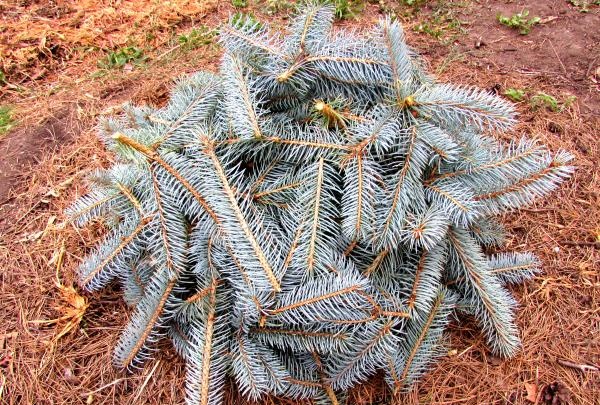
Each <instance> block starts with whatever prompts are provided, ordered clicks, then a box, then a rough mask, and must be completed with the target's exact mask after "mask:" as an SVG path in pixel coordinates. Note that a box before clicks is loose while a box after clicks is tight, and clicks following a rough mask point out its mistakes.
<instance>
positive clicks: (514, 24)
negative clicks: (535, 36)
mask: <svg viewBox="0 0 600 405" xmlns="http://www.w3.org/2000/svg"><path fill="white" fill-rule="evenodd" d="M528 15H529V11H527V10H523V11H521V12H520V13H517V14H513V15H512V16H510V17H506V16H503V15H500V14H498V22H500V24H502V25H506V26H507V27H509V28H514V29H517V30H519V34H521V35H527V34H529V33H530V32H531V28H532V27H533V26H534V25H536V24H539V22H540V21H541V20H542V19H541V18H540V17H532V18H527V16H528Z"/></svg>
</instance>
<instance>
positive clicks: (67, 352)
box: [0, 3, 600, 405]
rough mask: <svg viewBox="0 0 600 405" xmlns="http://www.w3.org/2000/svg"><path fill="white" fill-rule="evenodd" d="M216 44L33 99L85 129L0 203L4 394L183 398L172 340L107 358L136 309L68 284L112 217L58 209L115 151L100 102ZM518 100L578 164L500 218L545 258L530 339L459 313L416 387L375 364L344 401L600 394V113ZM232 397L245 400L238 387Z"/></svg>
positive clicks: (524, 307)
mask: <svg viewBox="0 0 600 405" xmlns="http://www.w3.org/2000/svg"><path fill="white" fill-rule="evenodd" d="M82 4H83V3H82ZM413 43H414V41H413ZM417 45H423V44H417ZM425 45H427V44H424V45H423V46H425ZM169 49H170V48H168V47H167V49H166V50H167V51H168V50H169ZM215 56H216V51H214V50H210V51H202V52H201V55H200V56H199V57H196V58H195V59H194V58H192V59H191V58H190V56H189V55H180V56H179V57H176V58H173V59H171V60H170V61H169V62H168V63H167V62H165V63H160V64H155V65H152V66H151V67H150V68H148V69H145V70H142V71H139V72H135V73H134V74H129V75H125V74H117V75H115V76H114V77H111V78H110V79H107V80H106V81H105V82H103V83H102V86H100V87H98V84H97V83H93V84H90V83H87V81H81V82H80V83H78V86H80V88H79V89H77V90H73V91H71V92H70V93H65V94H61V95H59V97H58V98H57V97H56V96H55V97H53V96H52V95H49V96H48V97H43V98H41V99H40V100H39V101H36V102H33V101H31V102H29V103H25V104H24V108H23V110H22V111H26V113H22V114H23V116H24V119H29V120H30V121H29V122H31V123H32V124H36V123H37V124H38V125H44V124H43V122H42V120H40V119H38V118H39V114H38V116H37V117H36V116H35V114H33V112H35V111H41V110H43V109H45V108H48V111H49V112H50V113H51V114H55V115H57V116H59V115H60V117H68V118H61V119H68V120H69V122H77V124H78V130H77V133H76V134H74V135H73V136H72V137H71V140H70V141H68V142H67V143H66V144H64V145H63V146H62V147H60V148H58V149H55V150H53V151H50V152H47V153H45V154H43V156H42V157H41V158H40V159H39V161H38V162H36V163H35V164H32V165H31V167H30V168H29V169H28V170H24V171H23V174H22V176H21V178H22V182H21V183H20V185H19V186H18V187H16V188H15V189H13V190H12V192H11V195H10V197H9V199H8V200H5V201H3V202H2V207H1V208H2V209H0V212H1V215H0V235H1V240H0V269H1V273H0V302H1V304H2V305H1V306H0V319H2V320H3V322H2V323H1V324H0V402H1V403H7V404H125V403H129V404H172V403H173V404H174V403H181V401H182V399H183V397H184V394H183V379H184V375H185V370H184V367H183V363H182V362H181V361H179V359H178V358H177V356H176V355H175V353H174V352H173V350H172V349H170V348H169V345H168V344H166V343H165V344H164V345H163V346H161V350H160V353H159V354H157V360H155V361H153V362H149V363H148V364H146V366H145V367H144V368H143V369H142V370H139V372H137V373H134V374H127V373H124V372H120V371H117V370H115V369H114V368H113V367H112V365H111V354H112V353H111V351H112V348H113V346H114V344H115V342H116V340H117V337H118V334H119V332H120V330H121V328H122V327H123V325H124V324H125V322H126V319H127V317H128V314H129V310H128V309H127V307H126V306H125V304H124V303H123V301H122V299H121V298H120V293H119V291H118V290H117V289H116V288H115V289H114V290H109V291H106V290H105V291H103V292H101V293H99V294H94V295H80V291H79V290H78V289H77V287H74V288H73V286H74V270H75V269H76V267H77V265H78V263H79V262H80V261H81V259H82V258H83V257H84V255H85V253H86V252H87V251H88V250H89V249H90V248H91V247H92V246H93V245H94V243H95V242H96V241H97V240H99V239H100V238H102V235H103V229H102V227H101V225H97V226H94V227H91V228H89V229H86V230H76V229H74V228H72V227H70V226H64V224H63V221H64V216H63V214H62V212H63V210H64V208H65V207H67V206H68V205H69V204H70V202H72V201H73V200H74V199H75V197H76V196H78V195H81V194H82V193H83V192H85V186H84V184H85V183H84V182H83V178H84V177H85V176H86V175H87V174H88V173H89V172H90V171H91V170H93V169H95V168H100V167H104V166H106V165H107V163H108V162H109V161H110V159H111V156H110V155H109V154H107V153H106V152H105V151H104V149H103V147H102V145H101V144H100V143H99V142H98V141H97V139H96V138H95V135H94V133H93V124H94V122H95V120H96V119H97V117H98V115H101V114H102V113H108V112H118V105H119V104H120V103H122V102H125V101H128V100H133V101H134V102H138V103H140V102H142V103H143V102H149V103H160V102H161V101H163V100H164V94H165V91H166V90H165V89H166V88H168V87H169V83H170V79H171V78H173V77H175V76H176V75H177V74H178V73H183V72H190V71H193V70H195V69H199V68H201V67H203V65H204V64H206V63H207V61H209V62H208V63H214V62H212V61H211V59H212V58H214V57H215ZM439 63H440V61H439V60H433V61H432V64H433V65H434V66H435V65H436V64H439ZM442 79H443V80H448V81H455V82H459V83H465V84H467V83H469V84H476V85H479V86H481V87H484V88H491V87H493V86H495V85H497V84H500V85H501V86H503V87H508V84H509V83H510V86H511V87H517V86H518V85H519V84H521V85H523V86H525V85H528V86H534V85H535V86H537V88H539V89H540V90H544V89H548V88H550V87H551V84H548V83H544V82H543V81H539V82H534V83H532V79H530V78H527V77H525V76H522V75H519V74H518V73H511V74H510V75H503V76H500V75H498V74H495V73H494V71H490V72H486V73H485V74H482V73H480V72H478V71H477V70H475V69H473V68H472V67H469V66H467V65H465V64H451V65H450V67H449V69H448V70H447V71H446V72H445V73H444V74H443V77H442ZM94 86H96V87H94ZM108 88H111V89H112V90H111V91H110V92H108V90H107V89H108ZM86 93H87V94H88V95H86ZM105 93H106V94H105ZM90 96H91V97H90ZM69 97H75V100H77V103H72V102H68V101H67V99H68V98H69ZM65 110H66V111H67V112H68V115H65V114H64V111H65ZM519 110H520V113H521V117H520V119H521V121H520V122H521V123H520V124H519V127H518V128H517V129H516V130H515V131H514V132H513V133H512V134H510V136H518V134H520V133H524V134H527V135H528V136H536V137H539V138H540V140H541V141H542V142H544V143H546V144H548V145H549V146H550V147H551V148H552V149H553V150H556V149H558V148H564V149H567V150H569V151H571V152H573V153H575V155H576V158H577V160H576V162H577V167H578V168H577V171H576V173H575V175H574V177H573V179H571V180H570V181H569V182H567V183H566V184H565V185H563V187H561V189H560V190H559V191H558V192H556V193H554V194H552V195H551V196H550V197H549V198H548V199H547V201H538V202H537V203H536V204H534V205H533V206H531V207H529V208H528V209H525V210H522V211H520V212H518V213H515V214H512V215H510V216H507V217H506V218H505V223H506V224H507V227H508V230H509V234H510V235H511V237H510V240H509V242H508V243H509V248H510V249H511V250H517V251H518V250H523V251H524V250H528V251H532V252H534V253H536V254H538V255H539V256H540V257H541V259H542V261H543V263H544V273H542V274H540V275H539V276H538V277H536V278H535V279H534V280H532V281H530V282H528V283H527V284H525V285H522V286H517V287H516V288H515V289H514V292H515V295H516V296H517V299H518V301H519V303H520V307H519V311H518V323H519V327H520V329H521V331H522V335H521V336H522V340H523V350H522V351H521V352H520V353H519V354H518V355H517V356H516V357H515V358H514V359H510V360H503V359H499V358H496V357H494V356H492V355H491V354H490V353H489V351H488V350H487V349H486V347H485V344H484V342H483V339H482V336H481V335H480V334H479V333H478V332H477V328H476V327H475V325H472V324H471V323H469V321H467V322H461V323H460V326H458V325H455V326H454V327H453V328H452V329H453V332H452V333H451V335H450V337H449V340H448V355H447V356H446V357H445V358H444V359H443V360H442V361H441V362H440V363H439V364H438V365H437V366H436V367H435V368H434V369H433V370H432V371H431V372H430V373H429V374H428V375H427V376H426V377H425V378H424V379H423V380H422V382H421V383H420V384H419V385H418V386H417V387H416V388H415V389H414V390H413V391H411V392H410V393H407V394H405V395H403V396H402V397H400V398H392V397H391V396H390V394H389V393H388V392H387V391H386V390H385V389H384V388H383V382H382V381H381V379H380V378H378V377H375V378H373V379H372V380H371V381H370V382H368V383H366V384H364V385H362V386H360V387H357V388H355V389H354V390H353V391H352V392H351V393H350V400H349V403H352V404H361V405H366V404H388V403H398V404H420V403H431V404H553V403H556V404H560V403H563V404H564V403H568V404H584V405H594V404H598V398H600V372H598V371H593V366H598V365H599V364H600V275H599V269H600V254H599V248H600V172H599V170H598V169H597V164H598V162H599V161H600V145H599V142H598V139H600V123H599V122H598V119H597V118H594V117H589V116H587V117H586V116H582V115H580V113H579V111H578V109H577V107H576V106H573V107H571V108H568V109H565V110H564V111H562V112H551V111H546V110H538V111H531V109H530V108H529V107H528V106H527V105H520V106H519ZM59 113H60V114H59ZM510 136H509V135H503V137H505V138H507V139H508V138H509V137H510ZM227 398H228V400H227V403H231V404H234V403H244V402H243V401H242V400H241V399H240V398H239V397H238V395H237V394H236V392H235V388H234V387H230V388H229V389H228V393H227ZM552 401H555V402H552ZM560 401H562V402H560ZM265 403H280V402H279V401H278V400H276V399H269V400H267V401H265Z"/></svg>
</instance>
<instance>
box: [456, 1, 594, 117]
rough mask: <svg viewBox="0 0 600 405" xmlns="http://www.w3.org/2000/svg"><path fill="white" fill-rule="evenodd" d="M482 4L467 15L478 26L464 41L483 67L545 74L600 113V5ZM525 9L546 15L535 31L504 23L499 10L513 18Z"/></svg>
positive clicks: (587, 110)
mask: <svg viewBox="0 0 600 405" xmlns="http://www.w3.org/2000/svg"><path fill="white" fill-rule="evenodd" d="M479 3H480V4H479V6H478V7H477V8H473V11H474V13H473V14H471V15H470V16H468V17H466V18H468V19H469V21H471V22H472V25H471V29H469V31H468V35H467V37H466V38H465V39H461V40H460V49H461V51H463V52H468V54H469V55H470V56H471V57H472V58H474V59H476V61H479V62H480V64H479V67H480V68H481V69H485V70H490V69H494V70H496V71H497V72H498V74H500V75H506V74H508V73H509V72H512V73H518V74H520V75H523V76H525V77H527V78H533V79H541V81H543V82H544V83H545V84H547V85H548V86H549V87H553V88H554V89H553V91H552V94H554V95H556V96H557V97H562V98H565V97H567V96H568V95H569V94H571V95H575V96H577V99H578V104H579V106H580V108H581V113H582V114H584V115H586V116H590V117H594V116H595V117H598V116H599V115H600V86H599V82H598V80H599V79H600V77H598V78H597V77H596V72H597V69H598V68H599V67H600V29H598V27H600V8H599V7H594V8H591V9H590V11H589V12H585V13H584V12H581V11H579V10H578V9H577V8H576V7H574V6H573V5H571V4H570V3H569V2H568V1H564V0H563V1H536V2H531V1H524V0H519V1H511V2H506V3H505V2H502V1H489V0H487V1H484V2H479ZM523 10H528V11H529V16H528V18H533V17H534V16H535V17H540V18H541V23H540V24H537V25H534V26H533V27H532V29H531V31H530V33H529V34H527V35H520V34H519V32H518V30H515V29H511V28H508V27H505V26H503V25H501V24H500V23H498V20H497V15H498V14H501V15H504V16H509V17H510V16H512V15H514V14H516V13H519V12H522V11H523ZM594 27H595V28H594ZM476 61H471V62H472V63H474V62H476ZM556 88H559V94H557V91H556ZM535 90H536V89H530V91H535ZM560 93H563V94H560Z"/></svg>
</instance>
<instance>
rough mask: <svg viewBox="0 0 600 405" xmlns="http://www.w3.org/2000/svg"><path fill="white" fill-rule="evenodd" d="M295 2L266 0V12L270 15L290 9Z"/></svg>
mask: <svg viewBox="0 0 600 405" xmlns="http://www.w3.org/2000/svg"><path fill="white" fill-rule="evenodd" d="M293 8H294V3H293V2H291V1H288V0H266V2H265V7H264V12H265V13H266V14H269V15H273V14H277V13H281V12H286V11H290V10H292V9H293Z"/></svg>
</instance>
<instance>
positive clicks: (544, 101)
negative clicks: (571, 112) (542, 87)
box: [531, 92, 577, 112]
mask: <svg viewBox="0 0 600 405" xmlns="http://www.w3.org/2000/svg"><path fill="white" fill-rule="evenodd" d="M576 100H577V97H575V96H568V97H567V98H565V99H564V100H563V101H562V102H561V101H559V100H558V99H557V98H556V97H554V96H551V95H550V94H546V93H543V92H538V93H537V94H536V95H535V96H533V97H531V108H532V109H533V110H534V111H535V110H539V109H540V108H546V109H548V110H550V111H552V112H561V111H564V110H566V109H567V108H569V107H571V106H572V105H573V103H574V102H575V101H576Z"/></svg>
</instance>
